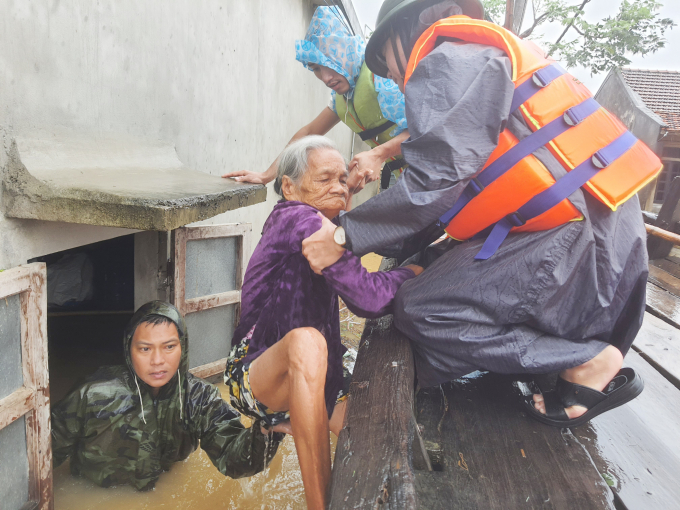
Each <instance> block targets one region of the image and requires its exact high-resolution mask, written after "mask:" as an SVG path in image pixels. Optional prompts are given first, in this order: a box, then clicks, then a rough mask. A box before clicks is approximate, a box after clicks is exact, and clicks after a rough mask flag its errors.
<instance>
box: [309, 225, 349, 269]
mask: <svg viewBox="0 0 680 510" xmlns="http://www.w3.org/2000/svg"><path fill="white" fill-rule="evenodd" d="M317 214H318V216H319V217H320V218H321V228H320V229H319V230H317V231H316V232H315V233H313V234H312V235H311V236H309V237H308V238H307V239H305V240H304V241H302V254H303V255H304V256H305V258H306V259H307V261H308V262H309V266H310V267H311V268H312V271H314V272H315V273H316V274H321V272H322V271H323V270H324V269H326V268H327V267H329V266H332V265H333V264H335V263H336V262H337V261H338V260H340V257H342V255H343V253H345V248H343V247H342V246H340V245H339V244H337V243H336V242H335V240H334V239H333V234H334V233H335V229H336V228H337V227H336V226H335V225H334V224H333V222H332V221H331V220H329V219H328V218H326V217H325V216H324V215H323V214H321V213H317Z"/></svg>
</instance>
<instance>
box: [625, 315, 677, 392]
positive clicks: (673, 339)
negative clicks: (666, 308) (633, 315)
mask: <svg viewBox="0 0 680 510" xmlns="http://www.w3.org/2000/svg"><path fill="white" fill-rule="evenodd" d="M633 348H634V349H635V350H636V351H638V352H639V353H640V354H641V355H642V357H643V358H644V359H645V360H647V361H648V362H649V363H650V364H651V365H652V366H653V367H654V368H656V369H657V370H658V371H659V372H660V373H661V375H663V376H664V377H665V378H666V379H668V380H669V381H670V382H671V383H672V384H673V385H674V386H675V387H676V388H680V330H678V329H677V328H675V327H673V326H671V325H670V324H668V323H667V322H664V321H663V320H661V319H659V318H657V317H655V316H653V315H651V314H649V313H645V320H644V322H643V323H642V328H641V329H640V332H639V333H638V335H637V337H636V338H635V343H634V344H633Z"/></svg>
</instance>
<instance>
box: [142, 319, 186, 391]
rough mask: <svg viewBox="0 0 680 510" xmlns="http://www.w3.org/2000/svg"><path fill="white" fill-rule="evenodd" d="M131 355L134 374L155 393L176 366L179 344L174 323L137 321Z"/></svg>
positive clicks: (172, 375) (180, 353)
mask: <svg viewBox="0 0 680 510" xmlns="http://www.w3.org/2000/svg"><path fill="white" fill-rule="evenodd" d="M130 357H131V358H132V368H134V370H135V373H136V374H137V377H139V378H140V379H141V380H142V381H144V382H145V383H146V384H148V385H149V386H151V387H152V388H154V389H156V391H155V392H154V393H155V394H156V393H157V392H158V390H159V389H160V388H161V387H162V386H164V385H166V384H167V383H168V382H169V381H170V379H172V378H173V377H174V375H175V374H176V373H177V370H178V369H179V362H180V359H181V357H182V346H181V344H180V342H179V335H178V333H177V327H176V326H175V325H174V324H172V323H170V324H149V323H142V324H140V325H139V326H137V329H136V330H135V334H134V335H133V337H132V344H131V346H130Z"/></svg>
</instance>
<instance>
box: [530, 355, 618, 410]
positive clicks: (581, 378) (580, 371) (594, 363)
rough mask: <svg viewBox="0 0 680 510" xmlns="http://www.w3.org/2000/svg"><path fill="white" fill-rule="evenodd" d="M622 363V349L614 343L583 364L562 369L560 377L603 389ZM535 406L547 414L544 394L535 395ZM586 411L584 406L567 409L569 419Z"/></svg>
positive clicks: (599, 389) (598, 389)
mask: <svg viewBox="0 0 680 510" xmlns="http://www.w3.org/2000/svg"><path fill="white" fill-rule="evenodd" d="M622 365H623V355H622V354H621V351H619V350H618V349H617V348H616V347H614V346H613V345H609V346H607V347H606V348H605V349H604V350H603V351H602V352H601V353H600V354H598V355H597V356H595V357H594V358H593V359H591V360H590V361H586V362H585V363H584V364H583V365H580V366H578V367H574V368H569V369H567V370H564V371H562V372H561V373H560V377H561V378H562V379H564V380H565V381H569V382H572V383H576V384H580V385H582V386H587V387H589V388H593V389H596V390H597V391H602V390H603V389H604V388H605V387H606V386H607V384H608V383H609V381H611V380H612V379H613V378H614V377H615V376H616V374H617V373H618V372H619V370H621V366H622ZM534 407H535V408H536V410H537V411H539V412H540V413H541V414H545V403H544V402H543V395H541V394H536V395H534ZM586 411H587V409H586V408H585V407H583V406H572V407H567V408H566V409H565V412H566V413H567V416H568V417H569V419H574V418H578V417H579V416H581V415H582V414H583V413H585V412H586Z"/></svg>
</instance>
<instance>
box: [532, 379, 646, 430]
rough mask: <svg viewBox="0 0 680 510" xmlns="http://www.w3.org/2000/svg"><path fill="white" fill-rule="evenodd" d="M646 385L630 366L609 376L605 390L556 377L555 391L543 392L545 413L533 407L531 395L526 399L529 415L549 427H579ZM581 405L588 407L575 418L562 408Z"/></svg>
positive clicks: (640, 390) (628, 400)
mask: <svg viewBox="0 0 680 510" xmlns="http://www.w3.org/2000/svg"><path fill="white" fill-rule="evenodd" d="M644 387H645V383H644V381H643V380H642V377H640V376H639V375H638V374H636V373H635V370H633V369H632V368H628V367H626V368H622V369H621V370H620V371H619V373H618V374H616V377H614V379H612V380H611V381H610V382H609V384H608V385H607V387H606V388H605V389H604V391H597V390H594V389H592V388H588V387H587V386H581V385H580V384H575V383H570V382H568V381H565V380H564V379H562V378H561V377H558V378H557V384H556V385H555V391H551V392H548V393H544V394H543V401H544V403H545V412H546V414H543V413H540V412H539V411H537V410H536V408H535V407H534V400H533V398H529V399H527V400H526V401H525V405H526V407H527V409H528V412H529V416H531V417H532V418H534V419H535V420H538V421H540V422H541V423H545V424H546V425H550V426H552V427H559V428H562V427H578V426H579V425H583V424H584V423H586V422H588V421H590V420H592V419H593V418H595V417H596V416H598V415H600V414H602V413H604V412H606V411H609V410H611V409H614V408H615V407H619V406H621V405H623V404H625V403H626V402H630V401H631V400H633V399H634V398H635V397H637V396H638V395H639V394H640V393H642V390H643V389H644ZM571 406H583V407H585V408H586V409H588V410H587V411H586V412H585V413H583V414H582V415H581V416H579V417H578V418H574V419H573V420H570V419H569V417H568V416H567V413H566V412H565V411H564V409H565V408H567V407H571Z"/></svg>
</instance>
